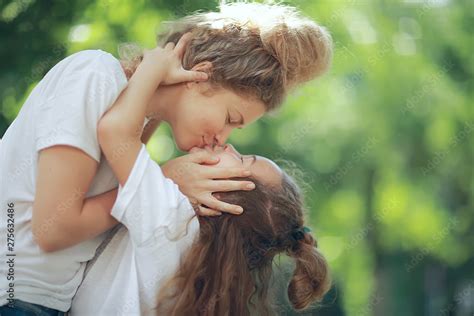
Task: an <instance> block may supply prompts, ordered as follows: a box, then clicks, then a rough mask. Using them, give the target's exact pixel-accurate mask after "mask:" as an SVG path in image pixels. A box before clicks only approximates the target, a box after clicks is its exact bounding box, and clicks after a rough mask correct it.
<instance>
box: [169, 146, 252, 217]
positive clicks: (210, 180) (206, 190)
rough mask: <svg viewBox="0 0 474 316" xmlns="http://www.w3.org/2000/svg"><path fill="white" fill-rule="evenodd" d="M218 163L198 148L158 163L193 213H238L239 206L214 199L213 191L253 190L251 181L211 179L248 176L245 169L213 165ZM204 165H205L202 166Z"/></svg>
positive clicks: (239, 212) (239, 210)
mask: <svg viewBox="0 0 474 316" xmlns="http://www.w3.org/2000/svg"><path fill="white" fill-rule="evenodd" d="M217 162H218V158H217V157H213V155H212V154H211V153H208V152H206V151H199V152H196V153H192V154H188V155H185V156H181V157H178V158H175V159H172V160H169V161H168V162H166V163H165V164H164V165H162V166H161V168H162V170H163V174H164V175H165V176H166V177H167V178H170V179H172V180H173V181H174V182H175V183H176V184H177V185H178V186H179V189H180V191H181V192H182V193H183V194H184V195H186V196H187V197H188V198H189V200H190V201H191V203H192V204H193V206H194V207H195V210H196V213H197V214H198V215H201V216H212V215H220V214H221V212H228V213H233V214H241V213H242V211H243V209H242V207H241V206H238V205H233V204H228V203H225V202H223V201H220V200H218V199H217V198H215V197H214V196H213V195H212V193H213V192H227V191H237V190H247V191H248V190H253V189H254V188H255V184H254V183H253V182H250V181H236V180H214V179H228V178H232V177H248V176H250V175H251V172H250V171H249V170H246V169H245V168H229V169H227V168H216V167H213V166H212V164H215V163H217ZM204 164H207V165H204Z"/></svg>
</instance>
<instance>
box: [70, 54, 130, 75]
mask: <svg viewBox="0 0 474 316" xmlns="http://www.w3.org/2000/svg"><path fill="white" fill-rule="evenodd" d="M66 59H71V62H72V63H73V64H74V68H76V69H78V70H86V69H88V70H91V71H97V72H101V73H104V74H106V75H112V76H114V77H117V78H118V79H121V80H125V81H127V77H126V75H125V72H124V70H123V68H122V65H121V63H120V60H118V59H117V58H116V57H115V56H114V55H113V54H111V53H109V52H106V51H104V50H101V49H85V50H81V51H78V52H76V53H73V54H71V55H69V56H68V57H67V58H66Z"/></svg>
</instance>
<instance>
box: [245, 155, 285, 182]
mask: <svg viewBox="0 0 474 316" xmlns="http://www.w3.org/2000/svg"><path fill="white" fill-rule="evenodd" d="M250 169H251V171H252V175H253V176H254V177H257V179H258V180H260V181H261V182H263V183H269V184H272V185H279V184H280V183H281V180H282V175H283V172H282V171H281V169H280V167H278V165H277V164H276V163H274V162H273V161H272V160H270V159H268V158H265V157H262V156H256V159H255V162H254V163H253V164H252V165H251V168H250Z"/></svg>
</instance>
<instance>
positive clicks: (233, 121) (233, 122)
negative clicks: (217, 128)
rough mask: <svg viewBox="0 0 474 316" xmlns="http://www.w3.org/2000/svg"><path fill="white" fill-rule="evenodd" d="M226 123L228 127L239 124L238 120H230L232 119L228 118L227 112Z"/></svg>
mask: <svg viewBox="0 0 474 316" xmlns="http://www.w3.org/2000/svg"><path fill="white" fill-rule="evenodd" d="M226 123H227V124H230V125H237V124H239V123H240V122H239V120H235V119H234V120H232V118H231V117H230V113H229V112H227V119H226Z"/></svg>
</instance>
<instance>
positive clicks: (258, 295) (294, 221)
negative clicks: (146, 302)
mask: <svg viewBox="0 0 474 316" xmlns="http://www.w3.org/2000/svg"><path fill="white" fill-rule="evenodd" d="M236 179H239V180H242V179H245V180H251V181H253V182H254V183H255V184H256V188H255V189H254V190H252V191H234V192H220V193H216V194H217V195H218V198H219V199H221V200H223V201H226V202H228V203H233V204H239V205H241V206H242V207H243V208H244V213H242V214H241V215H231V214H225V213H223V214H222V215H220V216H216V217H199V222H200V230H199V235H198V236H197V237H196V239H195V240H194V243H193V244H192V246H191V248H190V249H189V250H188V251H187V252H186V253H185V255H184V256H183V257H182V258H181V263H180V265H179V267H178V268H177V270H176V273H175V274H174V275H173V276H172V277H170V278H169V279H168V280H167V281H166V282H165V283H164V284H163V286H162V287H161V288H160V292H159V293H158V299H157V302H158V305H157V308H156V310H157V315H170V316H182V315H199V316H211V315H212V316H217V315H218V316H223V315H237V316H249V315H273V314H274V311H273V310H272V305H273V304H272V298H271V297H270V293H269V287H270V279H271V276H272V263H273V259H274V257H275V256H276V255H278V254H287V255H288V256H290V257H291V258H293V259H294V260H295V262H296V266H295V270H294V272H293V275H292V278H291V281H290V283H289V285H288V298H289V300H290V302H291V304H292V305H293V307H294V308H295V309H296V310H304V309H305V308H307V307H309V305H310V304H311V303H313V302H316V301H319V300H321V299H322V297H323V295H324V294H325V293H326V292H327V291H328V290H329V288H330V283H331V282H330V278H329V269H328V265H327V262H326V260H325V258H324V257H323V255H322V254H321V253H320V252H319V251H318V249H317V242H316V240H315V239H314V237H313V236H312V235H311V233H309V232H306V233H304V235H303V236H304V237H303V239H299V238H295V237H294V232H295V231H296V230H298V229H301V228H302V227H303V225H304V211H303V202H302V196H301V193H300V190H299V188H298V186H297V185H296V184H295V182H294V181H293V180H292V179H291V178H290V177H289V176H288V175H287V174H286V173H283V177H282V181H281V185H279V186H277V187H269V186H268V185H267V184H265V185H263V184H262V183H261V182H259V181H258V180H256V179H254V178H236ZM157 268H159V267H157Z"/></svg>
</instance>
